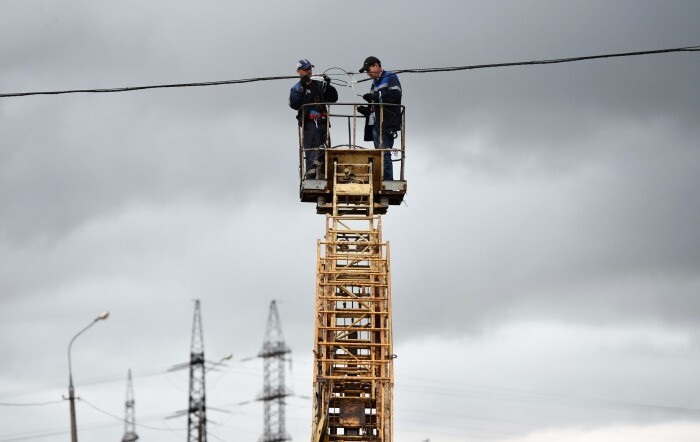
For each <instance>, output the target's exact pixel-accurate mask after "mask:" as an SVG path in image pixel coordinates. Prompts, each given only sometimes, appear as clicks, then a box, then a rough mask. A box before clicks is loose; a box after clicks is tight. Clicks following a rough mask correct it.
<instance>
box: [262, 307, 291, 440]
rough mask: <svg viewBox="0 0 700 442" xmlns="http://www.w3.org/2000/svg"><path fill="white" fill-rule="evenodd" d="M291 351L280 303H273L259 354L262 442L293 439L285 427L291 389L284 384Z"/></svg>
mask: <svg viewBox="0 0 700 442" xmlns="http://www.w3.org/2000/svg"><path fill="white" fill-rule="evenodd" d="M289 353H291V350H290V349H289V347H287V344H285V342H284V338H283V337H282V327H281V325H280V320H279V315H278V314H277V302H276V301H272V302H271V303H270V313H269V315H268V317H267V326H266V327H265V341H264V342H263V347H262V350H260V353H258V357H260V358H262V359H263V363H264V384H263V392H262V394H261V395H260V396H259V397H258V400H260V401H262V402H263V404H264V407H265V416H264V420H265V422H264V429H263V435H262V437H261V438H260V440H261V442H282V441H286V440H290V439H291V438H290V437H289V436H288V435H287V430H286V428H285V415H284V411H285V402H284V398H285V397H287V396H289V392H287V389H286V387H285V385H284V362H285V358H284V355H286V354H289Z"/></svg>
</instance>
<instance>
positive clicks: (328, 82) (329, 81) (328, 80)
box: [323, 75, 331, 84]
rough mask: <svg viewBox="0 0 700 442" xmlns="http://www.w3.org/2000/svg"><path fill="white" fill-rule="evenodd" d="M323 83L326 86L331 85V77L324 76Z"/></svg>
mask: <svg viewBox="0 0 700 442" xmlns="http://www.w3.org/2000/svg"><path fill="white" fill-rule="evenodd" d="M323 81H325V82H326V84H331V77H329V76H328V75H324V76H323Z"/></svg>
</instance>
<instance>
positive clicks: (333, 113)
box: [299, 103, 406, 180]
mask: <svg viewBox="0 0 700 442" xmlns="http://www.w3.org/2000/svg"><path fill="white" fill-rule="evenodd" d="M360 106H374V108H375V124H379V143H380V146H379V147H378V148H377V149H378V150H382V151H387V150H388V151H390V152H391V153H392V160H391V162H392V164H393V163H399V170H398V176H399V180H404V179H405V178H404V168H405V159H406V131H405V127H406V111H405V106H403V105H400V104H391V103H371V104H367V103H309V104H305V105H303V106H302V108H301V109H302V115H306V113H307V112H306V109H307V108H309V107H319V108H323V107H325V109H326V118H324V119H318V120H306V121H303V122H302V124H303V125H306V124H314V125H319V124H322V125H325V129H326V131H325V133H326V136H325V139H324V140H322V144H321V145H320V146H312V147H307V148H304V127H303V126H299V178H300V179H303V178H304V177H305V175H306V161H305V160H306V156H307V155H309V154H310V152H323V151H324V150H325V149H374V148H375V147H374V141H373V140H368V141H365V130H366V129H365V125H366V119H367V117H365V116H363V115H362V114H360V113H359V112H358V107H360ZM389 112H401V128H400V130H399V131H397V133H396V140H395V141H394V146H393V147H392V148H388V147H383V146H382V142H383V136H382V135H383V133H384V131H383V128H382V122H383V121H384V117H385V113H386V114H388V113H389ZM342 126H345V127H346V128H347V133H346V132H345V131H344V130H341V127H342ZM358 126H360V127H361V135H362V136H361V138H360V141H358ZM369 130H370V132H369V134H368V135H369V137H370V138H371V137H372V134H371V129H369ZM345 136H346V137H347V138H345ZM339 137H340V139H341V142H340V143H338V144H332V142H333V141H337V140H338V138H339ZM343 141H344V142H343ZM397 144H398V146H397ZM326 170H328V165H326Z"/></svg>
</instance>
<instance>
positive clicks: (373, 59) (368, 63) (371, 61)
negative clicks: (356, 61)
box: [360, 57, 382, 73]
mask: <svg viewBox="0 0 700 442" xmlns="http://www.w3.org/2000/svg"><path fill="white" fill-rule="evenodd" d="M375 64H378V65H379V66H381V65H382V62H381V61H379V59H378V58H377V57H367V58H365V63H364V64H363V65H362V67H361V68H360V73H362V72H364V71H366V70H367V68H368V67H370V66H374V65H375Z"/></svg>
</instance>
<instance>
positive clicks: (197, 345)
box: [187, 299, 207, 442]
mask: <svg viewBox="0 0 700 442" xmlns="http://www.w3.org/2000/svg"><path fill="white" fill-rule="evenodd" d="M189 366H190V401H189V407H188V409H187V442H206V441H207V413H206V412H207V406H206V398H205V388H204V338H203V335H202V318H201V315H200V313H199V299H197V300H195V302H194V319H193V321H192V344H191V348H190V363H189Z"/></svg>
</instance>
